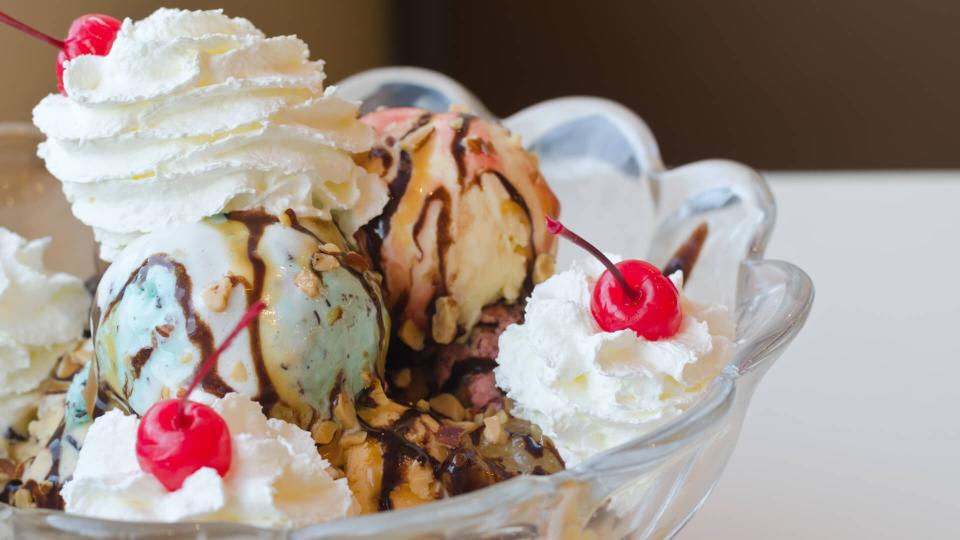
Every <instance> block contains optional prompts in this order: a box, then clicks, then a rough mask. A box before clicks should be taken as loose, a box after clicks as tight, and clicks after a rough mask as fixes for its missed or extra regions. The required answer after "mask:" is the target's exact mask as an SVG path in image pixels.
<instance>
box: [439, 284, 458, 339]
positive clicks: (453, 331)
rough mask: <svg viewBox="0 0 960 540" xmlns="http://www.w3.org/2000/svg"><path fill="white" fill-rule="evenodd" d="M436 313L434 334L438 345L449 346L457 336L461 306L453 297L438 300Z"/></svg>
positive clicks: (442, 297) (443, 297)
mask: <svg viewBox="0 0 960 540" xmlns="http://www.w3.org/2000/svg"><path fill="white" fill-rule="evenodd" d="M434 305H435V306H436V313H434V314H433V324H432V333H433V340H434V341H436V342H437V343H441V344H444V345H446V344H448V343H450V342H452V341H453V338H455V337H456V336H457V319H459V318H460V306H459V305H457V301H456V300H454V298H453V297H452V296H441V297H440V298H437V301H436V303H435V304H434Z"/></svg>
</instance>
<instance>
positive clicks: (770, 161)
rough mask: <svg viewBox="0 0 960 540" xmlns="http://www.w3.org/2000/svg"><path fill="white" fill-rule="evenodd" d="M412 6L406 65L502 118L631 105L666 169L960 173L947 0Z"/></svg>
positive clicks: (959, 30) (953, 0) (956, 70)
mask: <svg viewBox="0 0 960 540" xmlns="http://www.w3.org/2000/svg"><path fill="white" fill-rule="evenodd" d="M410 4H416V5H417V6H419V9H420V10H423V11H426V12H427V13H425V14H422V13H416V14H409V13H408V15H407V17H406V19H405V20H403V21H402V23H403V25H404V29H403V31H404V32H405V33H406V34H407V35H409V36H413V37H412V38H411V42H410V44H409V45H408V46H407V47H406V48H401V49H400V54H401V56H402V58H401V60H402V61H404V62H405V63H415V64H423V65H427V66H432V67H436V68H439V69H441V70H443V71H446V72H448V73H449V74H451V75H453V76H454V77H455V78H457V79H459V80H461V81H463V82H464V83H466V84H467V86H469V87H470V88H472V89H474V90H475V92H476V93H477V94H478V95H479V96H480V97H481V98H484V99H485V100H486V101H487V102H488V104H489V106H490V107H491V108H492V109H493V110H494V111H495V112H498V113H501V114H507V113H510V112H513V111H516V110H518V109H520V108H522V107H524V106H525V105H527V104H530V103H533V102H535V101H538V100H542V99H547V98H550V97H557V96H563V95H570V94H593V95H601V96H606V97H610V98H613V99H615V100H618V101H621V102H623V103H625V104H627V105H628V106H630V107H631V108H633V109H634V110H636V111H638V112H639V113H640V115H641V116H643V118H644V119H645V120H646V121H647V122H648V123H649V124H650V125H651V127H652V128H653V131H654V133H655V134H656V135H657V137H658V139H659V140H660V144H661V149H662V151H663V155H664V159H665V160H666V161H667V162H671V163H683V162H687V161H690V160H694V159H702V158H707V157H729V158H734V159H738V160H741V161H744V162H747V163H751V164H753V165H755V166H758V167H764V168H780V169H786V168H797V169H816V168H890V167H897V168H900V167H905V168H918V167H960V136H958V135H960V133H958V131H960V62H958V55H960V2H958V1H957V0H915V1H899V0H804V1H797V0H753V1H748V0H747V1H745V0H675V1H646V0H637V1H631V0H620V1H615V0H599V1H592V2H586V1H582V2H572V1H569V2H566V1H565V2H549V3H547V2H522V1H509V0H485V1H483V2H449V3H445V2H442V1H437V2H413V3H408V4H407V5H408V6H409V5H410ZM437 10H440V11H442V15H437V13H436V12H437ZM438 19H439V21H438ZM419 21H428V22H427V24H428V25H430V26H432V27H441V28H446V29H447V30H448V31H447V32H446V33H443V34H439V35H438V34H436V33H430V32H429V31H427V30H425V29H424V26H425V25H424V24H422V23H420V22H419ZM438 22H443V23H445V24H438ZM417 36H419V37H417Z"/></svg>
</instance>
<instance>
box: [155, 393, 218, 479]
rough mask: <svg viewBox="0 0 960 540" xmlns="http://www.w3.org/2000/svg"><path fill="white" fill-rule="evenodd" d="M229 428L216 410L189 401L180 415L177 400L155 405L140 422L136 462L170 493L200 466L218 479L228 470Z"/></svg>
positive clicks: (178, 401) (166, 400)
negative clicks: (218, 476)
mask: <svg viewBox="0 0 960 540" xmlns="http://www.w3.org/2000/svg"><path fill="white" fill-rule="evenodd" d="M231 457H232V450H231V446H230V429H229V428H228V427H227V423H226V422H224V420H223V418H221V417H220V415H219V414H217V411H215V410H213V409H211V408H210V407H208V406H206V405H204V404H202V403H197V402H194V401H188V402H187V404H186V406H185V407H184V408H183V414H181V413H180V400H177V399H165V400H163V401H159V402H157V403H155V404H154V405H153V406H152V407H150V410H148V411H147V414H145V415H143V419H142V420H140V428H139V429H138V430H137V461H138V462H139V463H140V468H141V469H143V470H144V471H146V472H148V473H150V474H152V475H153V476H155V477H156V478H157V480H159V481H160V483H161V484H163V485H164V487H166V488H167V489H168V490H170V491H176V490H178V489H180V486H182V485H183V481H184V480H186V479H187V477H189V476H190V475H191V474H193V473H194V472H196V471H197V470H199V469H201V468H203V467H211V468H213V469H215V470H216V471H217V473H218V474H220V476H224V475H226V474H227V471H229V470H230V460H231Z"/></svg>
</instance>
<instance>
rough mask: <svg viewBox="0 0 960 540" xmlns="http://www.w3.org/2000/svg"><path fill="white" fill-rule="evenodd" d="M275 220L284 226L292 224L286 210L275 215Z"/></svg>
mask: <svg viewBox="0 0 960 540" xmlns="http://www.w3.org/2000/svg"><path fill="white" fill-rule="evenodd" d="M277 221H279V222H280V224H281V225H283V226H284V227H289V226H291V225H293V221H292V220H291V219H290V214H288V213H286V212H280V215H279V216H277Z"/></svg>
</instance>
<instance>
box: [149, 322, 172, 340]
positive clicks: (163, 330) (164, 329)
mask: <svg viewBox="0 0 960 540" xmlns="http://www.w3.org/2000/svg"><path fill="white" fill-rule="evenodd" d="M175 328H176V326H174V325H172V324H170V323H167V324H158V325H157V327H156V328H154V330H156V332H157V335H158V336H160V337H162V338H168V337H170V334H172V333H173V330H174V329H175Z"/></svg>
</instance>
